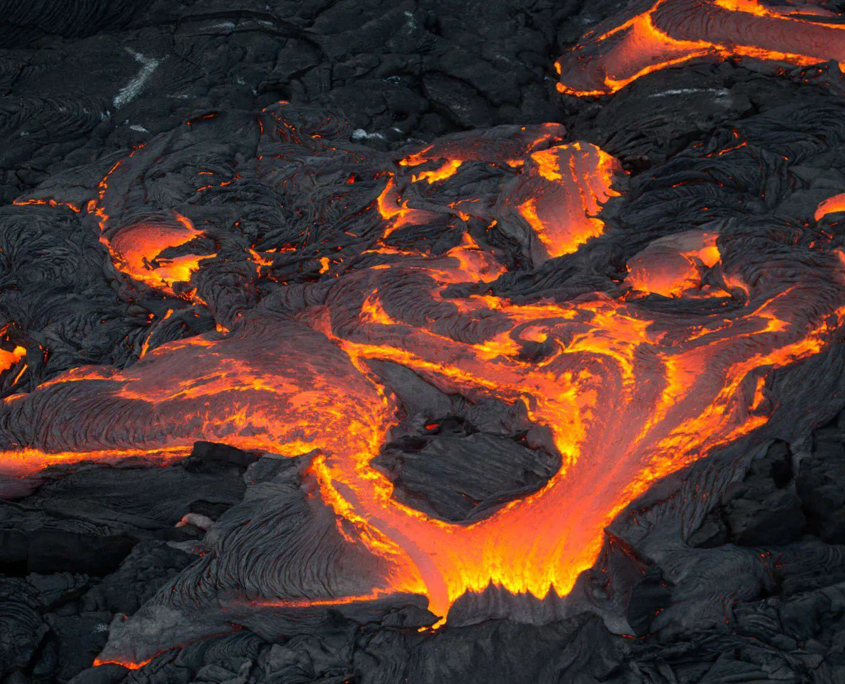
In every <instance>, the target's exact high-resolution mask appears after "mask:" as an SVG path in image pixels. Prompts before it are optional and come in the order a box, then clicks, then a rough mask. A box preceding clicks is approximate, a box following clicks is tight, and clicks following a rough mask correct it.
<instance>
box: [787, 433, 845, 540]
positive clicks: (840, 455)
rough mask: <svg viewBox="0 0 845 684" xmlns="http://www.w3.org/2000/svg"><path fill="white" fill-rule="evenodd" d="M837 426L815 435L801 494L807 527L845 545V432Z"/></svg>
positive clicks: (803, 463)
mask: <svg viewBox="0 0 845 684" xmlns="http://www.w3.org/2000/svg"><path fill="white" fill-rule="evenodd" d="M841 422H842V418H841V417H840V418H839V421H837V424H836V425H834V426H831V427H828V428H825V429H823V430H819V431H818V432H816V433H815V435H814V438H813V451H812V454H811V455H810V456H808V457H807V458H804V459H802V461H801V465H800V469H799V471H798V478H797V483H798V493H799V494H800V495H801V501H802V502H803V504H804V511H805V513H806V516H807V528H808V531H810V532H811V533H813V534H816V535H818V536H819V537H821V538H822V539H823V540H824V541H826V542H829V543H831V544H845V487H843V482H845V430H843V429H842V428H841V427H840V423H841Z"/></svg>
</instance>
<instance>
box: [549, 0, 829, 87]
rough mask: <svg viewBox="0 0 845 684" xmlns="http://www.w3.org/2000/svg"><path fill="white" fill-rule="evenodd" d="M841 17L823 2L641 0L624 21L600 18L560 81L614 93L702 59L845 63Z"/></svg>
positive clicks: (561, 64) (566, 59)
mask: <svg viewBox="0 0 845 684" xmlns="http://www.w3.org/2000/svg"><path fill="white" fill-rule="evenodd" d="M643 6H646V9H645V10H644V11H637V10H638V9H639V8H640V7H643ZM623 16H624V15H623ZM837 16H838V15H835V14H834V13H832V12H828V11H826V10H824V9H822V8H819V7H816V8H812V7H809V8H807V9H805V8H804V7H802V8H801V9H793V8H784V7H775V6H769V5H766V4H765V3H763V2H760V1H759V0H700V1H695V2H690V0H654V1H653V2H652V3H651V4H650V6H648V4H647V3H634V9H631V10H629V13H628V15H627V16H626V17H625V18H624V20H623V21H621V22H619V21H614V22H613V24H604V25H600V26H599V27H598V28H597V29H595V30H594V31H592V32H590V33H589V34H587V35H586V36H585V37H584V39H582V41H581V42H580V43H579V44H578V45H576V47H575V48H573V50H572V51H571V52H569V53H567V54H565V55H564V56H563V57H561V59H560V60H559V61H558V62H557V63H556V65H555V66H556V69H557V72H558V74H559V75H560V82H559V83H558V86H557V88H558V91H560V92H561V93H567V94H570V95H580V96H588V95H606V94H608V93H614V92H616V91H618V90H620V89H622V88H624V87H625V86H626V85H628V84H629V83H631V82H632V81H635V80H636V79H638V78H640V77H642V76H645V75H646V74H650V73H652V72H655V71H659V70H661V69H667V68H670V67H674V66H678V65H681V64H685V63H687V62H689V61H691V60H694V59H699V58H710V59H717V60H724V59H728V58H731V57H736V58H740V59H743V58H744V59H753V60H762V61H768V62H775V63H787V64H791V65H795V66H809V65H813V64H818V63H820V62H825V61H828V60H834V61H837V62H839V63H840V64H841V63H843V62H845V25H843V24H841V23H834V22H831V21H830V20H831V19H836V18H837Z"/></svg>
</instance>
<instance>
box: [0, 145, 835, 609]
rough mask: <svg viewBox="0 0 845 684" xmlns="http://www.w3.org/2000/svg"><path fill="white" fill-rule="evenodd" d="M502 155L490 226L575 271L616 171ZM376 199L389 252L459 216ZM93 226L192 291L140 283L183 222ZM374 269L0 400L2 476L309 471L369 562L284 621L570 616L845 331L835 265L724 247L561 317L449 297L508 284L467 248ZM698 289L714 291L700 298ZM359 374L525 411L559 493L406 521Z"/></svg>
mask: <svg viewBox="0 0 845 684" xmlns="http://www.w3.org/2000/svg"><path fill="white" fill-rule="evenodd" d="M547 144H548V143H547ZM480 156H483V155H478V154H476V155H474V156H473V154H471V153H465V154H464V155H463V157H461V156H459V155H458V154H450V155H448V156H445V157H442V156H441V157H438V156H432V157H431V158H429V159H423V158H422V157H417V158H413V157H408V158H407V161H406V163H405V164H400V168H401V166H403V165H404V166H408V167H411V168H412V169H415V168H416V167H419V166H422V165H423V164H424V163H425V164H427V163H428V162H433V163H434V165H435V167H436V168H435V170H433V171H431V173H428V174H427V175H426V173H425V172H424V171H416V170H414V171H413V178H412V179H411V183H418V184H425V185H426V186H428V185H432V184H437V183H442V182H444V181H447V180H448V179H450V178H453V177H456V176H457V174H459V173H460V172H461V170H462V169H463V167H464V164H465V163H466V164H469V163H470V162H471V161H478V158H479V157H480ZM504 156H505V157H506V158H504V159H501V160H500V161H501V162H502V163H505V164H508V165H509V166H511V167H513V168H514V169H516V171H514V173H515V174H516V176H515V178H516V179H517V180H516V181H514V183H515V185H514V186H512V187H511V186H508V185H506V186H505V187H504V188H503V189H502V193H501V196H500V198H499V202H498V206H499V209H500V216H502V217H504V218H507V212H508V211H510V210H514V209H515V210H516V212H517V213H518V214H519V215H520V216H521V217H522V218H523V219H525V220H526V223H527V226H526V225H525V224H523V228H525V229H526V230H531V231H532V233H531V234H532V236H533V237H532V239H530V240H528V250H529V251H531V250H532V249H533V247H532V245H533V246H534V247H539V252H537V253H536V254H535V258H536V257H538V256H539V257H540V261H542V260H545V259H547V258H550V257H555V256H559V255H564V254H568V253H572V252H573V251H576V250H577V249H578V248H579V245H582V244H584V243H585V242H586V241H588V240H590V239H591V238H596V236H600V235H601V234H602V232H603V223H602V221H601V220H600V217H599V216H598V214H599V212H600V210H601V206H602V204H603V203H604V202H605V201H607V200H608V199H609V198H610V197H612V196H614V195H616V194H618V193H617V192H616V191H615V190H613V189H612V182H613V179H614V175H617V176H618V175H619V167H618V165H617V162H616V161H615V160H614V159H613V158H611V157H609V156H608V155H607V154H605V153H604V152H602V151H601V150H599V149H598V148H595V147H594V146H591V145H584V144H578V143H575V144H571V145H558V146H555V147H547V149H539V150H538V149H535V147H534V146H532V145H527V146H525V148H524V149H523V152H522V158H521V159H519V160H518V161H520V162H521V163H512V162H513V161H514V159H513V158H510V154H509V153H508V154H505V155H504ZM438 160H439V161H438ZM459 162H460V163H459ZM384 182H385V185H384V188H383V190H382V192H381V193H380V195H379V196H378V199H377V201H375V202H374V203H373V204H372V206H371V207H370V210H369V211H371V212H379V213H380V215H381V218H380V220H381V225H382V235H381V238H380V239H381V240H384V239H385V238H387V237H388V236H389V235H390V234H391V232H392V231H395V230H396V228H397V227H398V226H400V225H409V223H410V222H411V221H413V223H414V224H420V223H423V224H424V223H426V222H427V221H429V220H433V219H434V218H435V217H437V216H440V215H443V214H444V213H445V214H446V215H452V216H454V209H453V208H452V207H451V206H444V207H443V210H442V212H440V213H438V211H436V210H435V209H436V207H435V206H434V205H431V206H429V208H427V209H415V208H412V207H410V206H408V203H407V201H406V200H405V199H404V198H403V197H402V195H401V193H400V191H399V190H398V186H397V183H396V178H395V174H390V175H388V176H386V180H385V181H384ZM525 188H528V189H533V190H536V199H535V202H534V204H533V205H532V207H533V212H529V211H527V210H526V208H525V204H526V202H529V201H530V200H531V197H530V196H529V197H525V199H524V201H522V200H521V199H520V197H522V195H521V194H520V193H523V194H524V192H525ZM579 189H580V191H579ZM104 196H105V193H103V196H101V199H103V197H104ZM471 199H472V198H464V200H463V201H464V206H469V205H468V204H467V202H469V200H471ZM452 204H454V202H453V203H452ZM450 212H451V213H450ZM95 213H96V212H95ZM526 214H528V215H526ZM98 216H99V220H100V221H102V222H104V223H105V228H107V229H109V230H110V231H112V232H111V234H112V235H113V236H116V237H113V238H112V240H111V245H110V247H111V250H112V254H113V258H114V259H115V261H116V264H117V265H118V267H120V268H122V269H123V270H125V271H126V272H127V273H129V274H130V275H132V276H133V277H134V278H137V279H139V280H143V281H144V282H146V283H147V284H148V285H150V286H152V287H154V288H158V289H160V290H161V291H162V292H165V293H168V292H172V289H171V287H172V283H174V282H185V281H186V280H189V279H190V277H191V273H192V272H193V271H194V270H196V269H202V268H203V262H202V261H194V260H191V261H189V262H187V263H182V262H176V263H173V262H170V263H169V264H167V265H166V266H164V265H162V264H160V263H159V264H156V263H153V261H155V260H156V257H157V255H159V254H160V253H161V252H162V251H163V250H164V249H166V248H170V247H174V246H178V245H183V244H185V243H186V242H188V241H189V240H191V239H193V238H194V237H195V235H196V229H195V228H193V226H192V224H191V223H190V222H189V221H187V219H185V220H184V221H183V220H181V219H178V220H176V221H175V225H174V224H166V225H164V224H162V225H158V226H157V225H150V224H144V225H143V226H141V227H134V226H130V227H127V228H124V229H119V230H113V229H112V227H111V226H109V225H108V222H109V218H108V217H107V216H103V215H100V214H98ZM130 238H131V239H130ZM124 240H125V244H124ZM382 244H383V243H382ZM373 253H374V254H377V255H380V256H381V257H382V261H381V262H380V263H377V264H375V265H372V266H369V267H366V268H362V269H360V270H357V271H350V272H348V273H347V274H345V275H343V276H340V277H336V278H333V279H332V285H331V288H332V289H331V290H330V291H329V292H330V294H329V296H328V297H327V299H326V300H325V302H324V303H320V304H314V305H305V306H304V308H302V309H301V310H300V311H299V312H298V313H296V314H295V315H292V316H288V317H281V316H279V315H275V314H272V313H270V312H268V311H261V310H260V308H259V309H256V310H255V311H253V312H251V313H249V314H247V315H245V316H243V318H242V320H241V323H240V324H239V325H238V326H237V327H236V328H235V329H233V330H232V332H231V333H229V332H227V331H224V332H222V333H221V332H215V333H208V334H204V335H200V336H196V337H191V338H187V339H184V340H179V341H175V342H170V343H167V344H164V345H162V346H160V347H158V348H156V349H154V350H152V351H150V352H149V353H147V354H146V355H145V356H144V358H142V359H141V360H139V361H138V362H137V363H136V364H135V365H133V366H131V367H129V368H127V369H124V370H116V369H113V368H108V367H84V368H78V369H75V370H72V371H69V372H67V373H65V374H63V375H61V376H59V377H56V378H54V379H53V380H51V381H49V382H47V383H44V384H42V385H41V386H40V387H38V388H37V389H36V390H35V391H33V392H31V393H29V394H17V395H13V396H10V397H8V398H6V399H5V400H4V412H5V416H4V425H5V426H7V433H6V435H5V440H6V444H7V450H6V451H5V452H4V453H3V454H2V459H0V463H2V470H3V471H4V472H5V473H7V474H9V473H11V474H15V475H27V474H31V473H34V472H36V471H38V470H40V469H42V468H43V467H45V466H46V465H49V464H54V463H60V462H74V461H81V460H86V459H89V460H90V459H106V460H116V459H119V458H123V457H126V456H129V455H146V456H148V457H150V458H160V459H172V458H177V457H181V456H184V455H185V454H186V453H187V452H188V451H189V450H190V448H191V445H192V444H193V443H194V442H195V441H197V440H211V441H217V442H225V443H228V444H231V445H234V446H237V447H241V448H246V449H261V450H266V451H270V452H274V453H277V454H282V455H288V456H296V455H300V454H305V453H308V452H312V451H314V450H316V452H315V455H314V457H313V460H312V462H311V465H310V467H309V469H308V472H307V478H308V479H309V480H310V481H311V482H312V484H313V485H315V487H314V489H313V494H312V496H314V497H319V500H320V501H322V502H323V503H324V504H325V505H327V506H330V507H331V509H332V510H333V511H334V513H335V514H336V516H337V520H338V528H339V529H340V530H341V531H342V533H343V534H344V537H345V538H346V539H347V541H348V542H349V543H350V544H352V545H355V546H356V547H360V549H362V550H363V551H365V552H366V553H367V554H369V555H370V557H371V558H372V559H373V563H372V566H371V567H372V577H371V581H372V587H373V588H372V591H371V592H369V593H366V594H363V595H358V594H356V595H350V596H328V597H325V596H301V597H298V598H285V599H284V600H282V599H280V600H279V602H278V605H279V606H287V607H293V606H298V605H302V606H319V605H332V604H337V603H344V602H355V601H362V600H368V599H373V598H378V597H381V596H385V595H391V594H422V595H425V596H427V597H428V600H429V606H430V609H431V610H432V612H434V613H435V614H437V615H440V616H445V615H446V613H447V612H448V610H449V607H450V606H451V604H452V603H453V602H454V601H455V600H456V599H457V598H458V597H459V596H461V595H462V594H463V593H465V592H467V591H482V590H484V589H485V588H486V587H488V586H489V585H491V584H493V585H498V586H501V587H503V588H505V589H507V590H508V591H510V592H513V593H520V592H527V593H530V594H532V595H534V596H537V597H542V596H545V595H546V594H547V593H548V592H549V591H554V592H556V593H558V594H566V593H567V592H569V591H570V590H571V588H572V587H573V584H574V582H575V580H576V578H577V576H578V575H579V573H581V572H582V571H583V570H585V569H587V568H589V567H590V566H591V565H592V564H593V563H594V561H595V559H596V556H597V554H598V552H599V548H600V546H601V544H602V540H603V530H604V528H605V527H606V526H607V525H608V524H609V523H610V521H611V520H612V519H613V518H614V516H615V515H617V514H618V513H619V512H620V511H621V510H622V509H623V508H625V507H626V506H627V505H628V504H629V503H631V502H632V501H633V500H634V499H635V498H636V497H637V496H639V495H640V494H642V493H643V492H644V491H645V490H646V489H647V488H648V487H649V486H650V485H651V484H652V483H653V482H654V481H655V480H657V479H659V478H662V477H664V476H666V475H668V474H669V473H672V472H674V471H677V470H679V469H681V468H684V467H685V466H687V465H689V464H690V463H692V462H693V461H694V460H696V459H698V458H701V457H703V456H705V455H707V454H708V453H709V452H710V451H712V450H713V449H714V448H715V447H718V446H720V445H724V444H726V443H728V442H731V441H732V440H736V439H738V438H740V437H742V436H745V435H748V434H749V433H751V432H752V431H754V430H755V429H756V428H758V427H760V426H761V425H762V424H764V423H765V422H766V420H767V417H768V415H769V411H770V408H771V407H770V406H768V405H767V402H765V401H763V398H764V396H765V381H766V378H767V377H768V375H769V374H770V373H771V372H772V371H774V370H776V369H778V368H782V367H785V366H788V365H790V364H793V363H796V362H798V361H801V360H802V359H806V358H808V357H810V356H812V355H814V354H817V353H819V352H820V351H821V350H823V349H824V348H825V346H826V345H827V344H828V343H829V341H830V340H831V339H832V337H833V333H834V332H835V331H836V330H837V329H838V328H839V326H840V324H841V322H842V320H841V319H842V316H843V315H845V308H843V307H842V303H843V302H845V279H844V278H843V266H842V263H841V261H840V260H839V259H838V257H836V256H835V255H831V256H830V264H829V278H828V280H827V284H826V285H825V286H824V287H821V288H820V287H819V286H818V285H817V284H815V283H811V284H803V283H802V282H801V281H800V280H797V281H796V282H785V281H784V282H781V281H777V282H773V280H772V278H768V279H767V277H766V276H765V274H763V275H761V276H759V277H758V278H757V280H756V282H755V283H753V285H746V284H744V283H742V282H741V278H740V276H739V275H738V274H737V273H734V272H729V271H726V270H723V266H722V254H721V253H720V248H719V243H718V236H717V235H716V234H714V233H707V232H688V233H682V234H679V235H675V236H672V237H671V238H667V239H664V240H658V241H655V242H654V243H652V244H651V245H650V246H649V247H647V248H646V249H644V250H643V251H642V252H641V253H640V254H638V255H636V256H634V257H633V258H632V259H631V260H630V262H629V275H628V279H627V282H626V285H629V286H630V288H631V289H630V291H629V294H633V295H634V296H632V297H628V296H626V295H623V296H620V297H619V298H612V297H610V296H608V295H605V294H601V293H596V294H594V295H589V296H582V297H580V298H578V299H575V300H572V301H569V302H565V303H560V302H554V301H550V300H539V301H536V302H534V303H515V302H513V301H510V300H508V299H505V298H502V297H497V296H493V295H490V294H466V293H464V294H463V295H461V296H455V295H450V294H448V293H447V290H448V289H449V288H450V287H453V286H455V285H456V284H461V283H479V282H480V283H485V282H489V281H492V280H494V279H495V278H496V277H498V276H499V275H500V274H501V273H503V272H504V268H503V266H502V264H501V263H500V262H499V261H498V259H497V258H496V255H495V250H493V249H491V248H483V247H481V246H480V245H479V243H478V242H477V241H476V240H474V239H472V238H471V237H470V236H469V235H468V234H464V237H463V240H462V242H461V243H460V244H459V245H458V246H456V247H454V248H452V249H451V250H448V251H446V252H445V253H443V254H441V255H440V256H435V255H432V254H428V253H425V252H424V251H423V250H399V249H392V248H386V247H381V248H379V249H376V250H374V251H373ZM192 258H193V257H192ZM707 273H710V274H711V275H713V276H714V277H712V278H710V279H709V282H710V283H722V285H721V286H719V285H713V284H704V282H703V280H704V276H705V274H707ZM716 276H718V277H716ZM647 293H652V294H658V295H663V296H667V297H694V298H698V299H701V298H722V299H723V298H730V297H739V298H741V300H742V301H743V302H744V305H743V307H742V308H741V309H740V310H739V312H738V313H735V314H733V315H732V316H730V317H725V316H716V317H709V316H705V315H700V316H688V317H686V318H684V319H683V320H679V318H678V317H677V316H673V315H671V314H668V313H666V314H661V313H655V312H654V311H651V310H649V309H648V308H645V307H641V306H640V305H639V304H638V303H637V297H638V296H643V295H645V294H647ZM409 301H412V302H413V303H412V304H408V302H409ZM197 305H201V303H198V304H197ZM420 309H422V310H424V311H425V314H424V315H423V316H420V315H419V311H420ZM529 344H533V345H540V347H541V349H542V353H541V354H540V356H539V357H538V356H537V354H526V353H525V350H526V347H527V345H529ZM15 353H17V352H13V353H12V354H15ZM369 360H381V361H390V362H394V363H397V364H401V365H403V366H405V367H407V368H409V369H412V370H413V371H415V372H416V373H417V374H418V375H420V376H421V377H423V378H425V379H427V380H428V381H429V382H430V383H432V384H433V385H435V386H437V387H439V388H441V389H443V390H444V391H448V392H458V393H460V394H462V395H463V396H465V397H467V398H469V399H470V400H479V399H483V398H486V397H495V398H497V399H499V400H502V401H504V402H506V403H509V404H515V403H522V404H524V406H525V408H526V410H527V413H528V416H529V417H530V419H531V420H532V421H533V422H534V423H536V424H538V425H541V426H544V427H546V428H547V429H548V430H549V431H550V432H551V435H552V437H553V441H554V445H555V446H556V448H557V450H558V451H559V453H560V455H561V457H562V467H561V468H560V471H559V472H558V473H557V474H556V475H554V476H553V477H552V478H551V480H549V481H548V483H547V484H546V485H545V486H543V487H542V488H541V489H540V490H539V491H537V492H536V493H534V494H532V495H529V496H527V497H524V498H521V499H517V500H514V501H511V502H510V503H507V504H506V505H503V506H501V507H500V508H499V509H498V510H496V511H495V512H493V513H492V514H490V515H489V516H487V517H486V518H483V519H480V520H477V521H475V522H472V523H468V524H459V523H449V522H445V521H443V520H440V519H438V518H435V517H432V516H429V515H427V514H425V513H423V512H421V511H419V510H417V509H415V508H412V507H410V506H408V505H405V504H402V503H400V502H398V501H397V500H396V499H395V498H394V496H393V489H394V486H393V483H392V482H391V481H390V479H388V477H387V476H386V475H385V474H383V473H382V472H381V471H379V470H377V469H375V468H374V467H373V466H371V464H370V461H371V460H372V459H373V457H374V456H375V455H376V454H377V453H378V452H379V449H380V447H381V445H382V444H383V443H384V442H385V440H386V439H387V438H388V435H389V433H390V431H391V429H392V428H393V427H394V426H395V425H396V424H397V423H398V421H399V420H400V418H401V412H402V406H401V405H400V404H399V402H398V400H397V398H396V397H395V396H394V394H393V393H392V392H391V391H390V389H389V388H388V387H385V386H384V385H383V384H382V382H381V381H380V380H379V378H378V377H377V376H376V375H375V374H374V373H373V372H372V370H371V369H370V366H369V365H368V361H369ZM116 420H119V421H121V429H119V430H117V429H115V428H114V424H115V421H116ZM74 426H81V427H79V429H75V428H74ZM271 603H272V601H271ZM273 605H275V604H273Z"/></svg>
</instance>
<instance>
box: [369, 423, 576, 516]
mask: <svg viewBox="0 0 845 684" xmlns="http://www.w3.org/2000/svg"><path fill="white" fill-rule="evenodd" d="M426 427H427V428H428V430H427V432H426V434H424V435H422V436H419V437H407V438H405V439H403V440H401V441H399V442H395V443H394V444H392V445H390V446H388V447H387V448H386V449H385V450H384V451H383V452H382V454H381V455H380V456H379V457H378V458H376V459H375V460H374V461H373V464H374V465H377V466H379V467H381V468H383V469H385V470H386V472H387V473H388V475H389V476H390V478H391V479H392V480H393V483H394V484H395V485H396V487H397V491H396V494H395V496H397V498H399V499H400V500H402V501H403V502H405V503H408V504H409V505H412V506H415V507H417V508H420V509H421V510H425V511H426V512H429V513H432V514H434V515H437V516H439V517H441V518H443V519H445V520H451V521H460V520H471V519H473V518H477V517H479V516H483V515H485V514H489V513H490V511H491V509H492V508H495V507H496V506H498V505H501V504H503V503H506V502H507V501H510V500H513V499H516V498H521V497H523V496H526V495H527V494H529V493H531V492H532V491H536V490H537V489H539V488H540V487H541V486H542V485H543V484H545V483H546V482H547V481H548V480H549V478H551V477H552V475H554V474H555V473H556V472H557V470H558V468H559V467H560V457H558V456H555V455H552V454H551V453H549V452H547V451H545V450H542V449H537V450H533V449H529V448H528V447H527V446H525V445H524V444H520V443H519V442H518V441H516V440H514V439H512V438H509V437H506V436H501V435H491V434H483V433H479V432H477V431H475V430H474V429H473V428H472V427H471V426H469V425H467V424H466V423H465V422H464V421H463V420H460V419H455V418H454V417H445V418H441V419H435V420H432V421H431V422H430V423H428V424H427V425H426Z"/></svg>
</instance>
